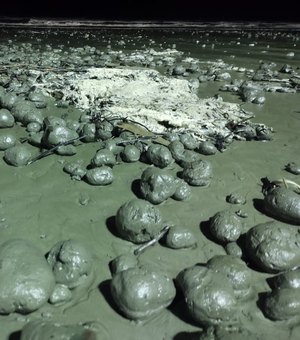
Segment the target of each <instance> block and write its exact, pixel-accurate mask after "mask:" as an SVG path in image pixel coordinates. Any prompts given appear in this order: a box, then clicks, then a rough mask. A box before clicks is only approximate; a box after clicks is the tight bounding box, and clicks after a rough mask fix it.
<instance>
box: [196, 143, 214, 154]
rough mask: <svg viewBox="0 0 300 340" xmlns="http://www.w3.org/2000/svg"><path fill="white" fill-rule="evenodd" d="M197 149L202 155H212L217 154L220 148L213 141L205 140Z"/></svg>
mask: <svg viewBox="0 0 300 340" xmlns="http://www.w3.org/2000/svg"><path fill="white" fill-rule="evenodd" d="M197 151H198V152H199V153H201V154H202V155H206V156H210V155H214V154H216V152H217V151H218V150H217V148H216V147H215V146H214V144H213V143H211V142H208V141H205V142H201V143H200V144H199V146H198V148H197Z"/></svg>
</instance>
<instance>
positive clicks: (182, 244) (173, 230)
mask: <svg viewBox="0 0 300 340" xmlns="http://www.w3.org/2000/svg"><path fill="white" fill-rule="evenodd" d="M166 245H167V246H168V247H169V248H172V249H181V248H195V247H197V240H196V238H195V235H194V234H193V233H192V232H191V231H190V230H189V229H187V228H182V227H170V229H169V231H168V233H167V237H166Z"/></svg>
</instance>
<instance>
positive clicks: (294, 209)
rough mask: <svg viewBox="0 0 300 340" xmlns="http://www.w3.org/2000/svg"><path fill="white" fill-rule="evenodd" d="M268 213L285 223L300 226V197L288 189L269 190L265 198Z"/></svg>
mask: <svg viewBox="0 0 300 340" xmlns="http://www.w3.org/2000/svg"><path fill="white" fill-rule="evenodd" d="M264 208H265V210H266V212H267V213H268V214H269V215H271V216H273V217H275V218H277V219H279V220H282V221H283V222H288V223H294V224H300V195H298V194H296V193H295V192H294V191H292V190H289V189H287V188H280V187H276V188H274V189H271V190H269V191H268V192H267V193H266V195H265V198H264Z"/></svg>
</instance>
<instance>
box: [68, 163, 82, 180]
mask: <svg viewBox="0 0 300 340" xmlns="http://www.w3.org/2000/svg"><path fill="white" fill-rule="evenodd" d="M64 171H65V172H66V173H67V174H69V175H70V176H71V178H72V179H73V180H77V181H80V180H81V179H82V178H83V177H84V176H85V174H86V169H85V167H84V166H83V161H76V162H69V163H66V164H65V166H64Z"/></svg>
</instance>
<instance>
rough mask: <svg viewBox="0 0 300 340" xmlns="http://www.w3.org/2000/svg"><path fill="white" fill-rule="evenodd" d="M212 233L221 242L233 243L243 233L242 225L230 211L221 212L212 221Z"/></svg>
mask: <svg viewBox="0 0 300 340" xmlns="http://www.w3.org/2000/svg"><path fill="white" fill-rule="evenodd" d="M210 233H211V234H212V235H213V236H214V237H215V238H216V240H217V241H219V242H225V243H227V242H233V241H236V240H237V239H238V238H239V237H240V235H241V233H242V223H241V221H240V219H239V218H238V217H237V216H236V214H235V213H233V212H231V211H230V210H224V211H219V212H217V213H216V214H215V215H214V216H213V217H211V219H210Z"/></svg>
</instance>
